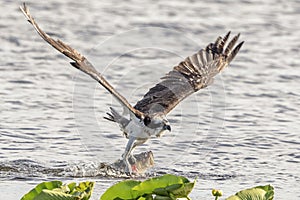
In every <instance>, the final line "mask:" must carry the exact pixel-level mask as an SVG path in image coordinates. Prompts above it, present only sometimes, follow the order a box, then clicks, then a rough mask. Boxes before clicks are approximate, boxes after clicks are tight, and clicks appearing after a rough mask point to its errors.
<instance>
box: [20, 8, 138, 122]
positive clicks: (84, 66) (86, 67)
mask: <svg viewBox="0 0 300 200" xmlns="http://www.w3.org/2000/svg"><path fill="white" fill-rule="evenodd" d="M20 9H21V11H22V12H23V13H24V15H25V16H26V18H27V20H28V21H29V23H31V24H32V25H33V27H34V28H35V30H36V31H37V32H38V34H39V35H40V36H41V37H42V38H43V39H44V40H45V41H46V42H48V43H49V44H50V45H51V46H52V47H54V48H55V49H57V50H58V51H59V52H61V53H62V54H64V55H65V56H67V57H69V58H70V59H72V60H73V61H75V62H71V65H72V66H74V67H75V68H77V69H79V70H81V71H82V72H84V73H86V74H88V75H90V76H91V77H92V78H93V79H95V80H96V81H98V82H99V83H100V84H101V85H102V86H103V87H104V88H105V89H106V90H108V91H109V92H110V93H111V94H112V95H114V97H115V98H116V99H117V100H118V101H119V103H120V104H121V105H123V106H124V107H126V108H127V109H128V110H129V111H131V112H132V113H133V114H134V115H135V116H137V117H139V118H142V116H143V113H141V112H140V111H139V110H136V109H135V108H133V107H132V106H131V105H130V104H129V103H128V101H127V100H126V99H125V98H124V97H123V96H122V95H121V94H120V93H118V92H117V91H116V90H115V89H114V88H113V87H112V86H111V85H110V84H109V83H108V82H107V81H106V80H105V79H104V77H103V76H102V75H101V74H100V73H99V72H98V71H97V70H96V69H95V68H94V66H93V65H92V64H91V63H90V62H89V61H88V60H87V59H86V58H85V57H84V56H83V55H81V54H80V53H79V52H77V51H76V50H75V49H73V48H72V47H70V46H69V45H67V44H65V43H64V42H62V41H60V40H54V39H52V38H51V37H50V36H49V35H48V34H46V33H45V32H44V31H43V30H42V29H41V28H40V27H39V26H38V24H37V23H36V22H35V20H34V19H33V17H32V16H31V15H30V13H29V10H28V8H27V7H26V5H25V3H24V5H23V7H20Z"/></svg>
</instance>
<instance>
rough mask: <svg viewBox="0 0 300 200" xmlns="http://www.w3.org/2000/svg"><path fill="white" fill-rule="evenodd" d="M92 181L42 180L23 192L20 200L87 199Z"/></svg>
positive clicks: (91, 190) (92, 185) (91, 187)
mask: <svg viewBox="0 0 300 200" xmlns="http://www.w3.org/2000/svg"><path fill="white" fill-rule="evenodd" d="M93 188H94V182H89V181H86V182H81V183H79V184H78V185H77V184H76V183H69V184H64V185H63V183H62V182H61V181H51V182H43V183H40V184H38V185H37V186H36V187H35V188H33V189H32V190H31V191H29V192H28V193H27V194H25V195H24V196H23V197H22V198H21V200H88V199H89V198H90V197H91V194H92V192H93Z"/></svg>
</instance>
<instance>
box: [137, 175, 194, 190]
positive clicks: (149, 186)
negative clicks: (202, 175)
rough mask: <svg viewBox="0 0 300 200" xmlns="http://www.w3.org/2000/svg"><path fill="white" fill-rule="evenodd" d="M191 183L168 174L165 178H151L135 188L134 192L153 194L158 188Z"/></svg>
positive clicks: (183, 178)
mask: <svg viewBox="0 0 300 200" xmlns="http://www.w3.org/2000/svg"><path fill="white" fill-rule="evenodd" d="M189 182H190V181H189V180H188V179H187V178H185V177H183V176H175V175H171V174H166V175H163V176H159V177H155V178H150V179H148V180H146V181H144V182H142V183H140V184H139V185H137V186H135V187H134V188H133V190H135V191H137V192H139V193H140V194H141V195H142V194H152V193H153V192H154V190H155V189H156V188H165V187H168V186H171V185H175V184H184V183H189Z"/></svg>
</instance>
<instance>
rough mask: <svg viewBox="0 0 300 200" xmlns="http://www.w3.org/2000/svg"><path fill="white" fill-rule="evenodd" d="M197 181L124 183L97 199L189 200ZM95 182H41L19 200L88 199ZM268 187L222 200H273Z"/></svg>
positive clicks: (175, 179) (214, 192)
mask: <svg viewBox="0 0 300 200" xmlns="http://www.w3.org/2000/svg"><path fill="white" fill-rule="evenodd" d="M195 183H196V180H194V181H193V182H190V181H189V180H188V179H187V178H185V177H183V176H175V175H171V174H166V175H163V176H159V177H154V178H149V179H147V180H145V181H138V180H124V181H121V182H118V183H116V184H114V185H113V186H111V187H110V188H108V189H107V190H106V192H105V193H104V194H103V195H102V196H101V197H100V200H176V199H179V198H180V199H187V200H191V198H190V197H188V195H189V194H190V192H191V191H192V189H193V188H194V186H195ZM93 188H94V182H89V181H86V182H81V183H79V184H78V185H77V184H76V183H69V184H64V185H63V183H62V182H61V181H51V182H43V183H40V184H38V185H37V186H36V187H35V188H34V189H32V190H31V191H30V192H28V193H27V194H25V195H24V196H23V197H22V198H21V200H88V199H89V198H90V197H91V194H92V191H93ZM212 195H213V196H214V197H215V200H218V199H219V197H221V196H222V195H223V192H222V191H221V190H216V189H213V190H212ZM273 198H274V188H273V187H272V186H271V185H265V186H257V187H254V188H249V189H246V190H242V191H239V192H237V193H236V194H235V195H232V196H230V197H228V198H226V199H225V200H273Z"/></svg>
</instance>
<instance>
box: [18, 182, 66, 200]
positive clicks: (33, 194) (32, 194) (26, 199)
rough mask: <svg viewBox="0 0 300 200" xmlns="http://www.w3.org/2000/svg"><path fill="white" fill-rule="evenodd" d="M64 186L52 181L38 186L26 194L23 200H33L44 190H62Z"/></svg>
mask: <svg viewBox="0 0 300 200" xmlns="http://www.w3.org/2000/svg"><path fill="white" fill-rule="evenodd" d="M61 186H62V182H61V181H50V182H43V183H40V184H38V185H37V186H36V187H35V188H33V189H32V190H30V191H29V192H28V193H27V194H25V195H24V196H23V197H22V198H21V200H33V199H34V198H35V197H36V196H37V195H39V194H40V193H41V192H42V191H43V190H44V189H48V190H53V189H55V188H60V187H61Z"/></svg>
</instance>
